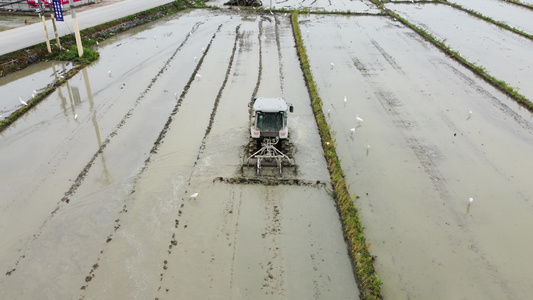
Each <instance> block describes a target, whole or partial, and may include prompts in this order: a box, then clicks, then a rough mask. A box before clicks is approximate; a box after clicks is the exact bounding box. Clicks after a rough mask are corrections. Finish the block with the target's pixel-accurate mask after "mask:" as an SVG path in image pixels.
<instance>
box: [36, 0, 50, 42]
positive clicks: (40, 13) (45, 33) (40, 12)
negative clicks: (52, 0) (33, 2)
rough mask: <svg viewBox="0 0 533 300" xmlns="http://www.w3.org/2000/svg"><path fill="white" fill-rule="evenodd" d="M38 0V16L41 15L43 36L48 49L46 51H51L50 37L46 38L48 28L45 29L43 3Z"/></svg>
mask: <svg viewBox="0 0 533 300" xmlns="http://www.w3.org/2000/svg"><path fill="white" fill-rule="evenodd" d="M38 1H39V2H38V3H39V17H41V20H42V21H43V26H44V36H45V38H46V48H47V49H48V53H52V48H51V47H50V39H48V30H47V29H46V20H45V19H44V5H43V2H42V1H41V0H38Z"/></svg>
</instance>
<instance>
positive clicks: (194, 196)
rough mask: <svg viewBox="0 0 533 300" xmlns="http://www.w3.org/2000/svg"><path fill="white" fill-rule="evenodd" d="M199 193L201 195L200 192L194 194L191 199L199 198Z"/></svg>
mask: <svg viewBox="0 0 533 300" xmlns="http://www.w3.org/2000/svg"><path fill="white" fill-rule="evenodd" d="M199 193H200V191H198V192H196V193H194V194H192V195H191V198H193V199H196V197H197V196H198V194H199Z"/></svg>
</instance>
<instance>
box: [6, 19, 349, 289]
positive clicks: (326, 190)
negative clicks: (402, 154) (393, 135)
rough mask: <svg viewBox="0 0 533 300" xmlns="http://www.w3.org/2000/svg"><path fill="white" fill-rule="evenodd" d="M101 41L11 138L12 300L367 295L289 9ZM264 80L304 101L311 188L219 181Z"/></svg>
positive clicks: (268, 87)
mask: <svg viewBox="0 0 533 300" xmlns="http://www.w3.org/2000/svg"><path fill="white" fill-rule="evenodd" d="M100 51H101V59H100V60H99V61H98V62H96V63H95V64H94V65H92V66H90V67H89V68H87V69H86V70H84V71H83V72H80V74H78V75H77V76H75V77H74V78H72V79H71V80H69V84H68V85H65V86H64V87H62V88H61V89H59V90H58V91H57V92H56V93H54V94H52V95H51V96H50V97H49V98H48V99H46V100H45V101H44V102H43V103H41V104H39V105H38V106H37V107H36V108H35V109H34V110H33V111H32V112H31V113H30V114H28V116H27V117H24V118H22V119H20V120H19V121H17V122H16V123H15V124H14V126H12V127H10V129H9V130H7V131H5V132H4V134H3V136H2V143H1V145H2V146H1V148H0V151H1V152H2V157H4V158H6V157H8V154H10V153H11V154H12V153H17V156H16V157H12V158H11V159H10V160H9V167H10V170H11V169H12V170H18V171H17V172H9V173H2V174H4V176H3V177H2V178H1V180H2V182H4V183H6V184H5V185H3V191H2V192H3V195H6V198H3V199H8V201H4V202H3V203H2V207H1V209H2V218H1V221H0V227H1V228H2V230H1V232H2V241H4V242H3V244H2V245H1V247H0V249H1V251H0V254H1V260H0V268H1V269H2V270H4V271H6V273H2V276H1V278H0V285H1V286H2V289H1V292H0V295H1V298H13V297H15V295H16V297H17V298H23V299H30V298H32V295H36V294H40V295H43V297H45V298H56V299H57V298H79V297H85V298H99V299H102V298H122V297H124V295H128V296H127V297H128V298H134V299H146V298H153V297H159V298H160V299H161V298H164V297H165V296H167V297H170V298H176V297H178V298H179V297H180V296H181V297H183V296H185V297H200V298H202V297H204V296H205V297H221V298H227V297H228V296H230V297H234V298H254V299H255V298H280V297H281V298H300V297H303V298H311V297H315V298H321V297H324V298H331V297H334V296H337V295H341V297H342V298H343V299H353V298H357V297H358V290H357V286H356V284H355V280H354V277H353V271H352V269H351V265H350V260H349V257H348V254H347V250H346V244H345V242H344V240H343V237H342V231H341V225H340V222H339V219H338V215H337V213H336V210H335V206H334V202H333V200H332V198H331V195H330V191H331V188H330V187H329V186H328V184H327V183H326V182H327V181H328V172H327V169H326V165H325V161H324V160H323V158H322V155H321V152H320V151H319V148H318V147H319V139H318V135H317V130H316V126H315V124H314V119H313V115H312V112H311V110H310V107H309V99H308V96H307V93H306V89H305V85H304V83H303V81H302V74H301V72H300V70H299V68H298V61H297V60H296V56H295V53H294V42H293V38H292V33H291V26H290V24H289V20H288V18H283V17H281V16H278V19H277V20H276V19H275V18H274V17H272V16H270V17H268V18H260V17H258V16H253V17H249V16H245V17H241V16H239V15H236V14H220V13H219V12H214V13H213V12H206V11H199V10H198V11H194V12H191V13H188V14H187V13H186V14H183V15H179V16H177V17H176V18H175V19H168V20H163V21H160V22H158V23H155V24H152V25H149V26H146V27H143V28H140V29H139V30H137V31H132V32H129V33H128V34H127V35H121V36H118V37H116V38H115V39H112V40H109V41H108V42H107V43H105V44H104V43H101V49H100ZM286 52H288V53H286ZM108 71H111V73H108ZM259 71H261V73H259ZM259 78H260V79H259ZM280 78H282V79H280ZM256 90H257V94H259V93H260V94H261V95H269V96H277V95H279V94H282V95H284V96H285V97H291V98H292V99H291V102H292V103H293V104H294V105H295V106H296V112H295V114H294V115H293V116H292V117H293V118H291V120H290V126H291V137H293V142H294V144H295V145H296V147H297V148H298V149H300V150H299V151H298V152H297V153H296V154H295V159H296V161H297V162H301V165H302V167H301V168H300V175H299V176H300V178H301V179H302V180H303V181H305V182H308V183H311V184H308V185H305V186H288V185H283V186H278V187H273V186H262V185H238V184H229V183H224V182H217V183H214V182H213V179H214V178H215V177H219V176H221V177H223V178H230V179H231V178H236V177H238V176H239V175H238V170H239V166H240V163H241V160H242V157H243V153H244V149H243V146H244V145H245V144H246V143H247V142H248V130H249V129H248V118H249V112H248V106H247V103H248V102H249V101H250V99H251V98H252V97H253V96H254V95H255V91H256ZM274 94H276V95H274ZM62 103H63V104H62ZM75 113H76V114H77V115H78V117H77V118H76V119H74V114H75ZM166 123H168V124H169V125H168V127H166V126H165V124H166ZM300 124H302V125H303V126H300ZM154 143H156V145H157V146H156V148H154V149H152V147H153V146H154ZM308 148H309V149H308ZM152 150H155V151H153V152H152V153H151V151H152ZM4 165H6V166H7V165H8V160H7V159H4V160H3V161H2V166H4ZM28 182H31V183H35V184H28ZM316 182H319V184H317V183H316ZM28 185H29V186H30V188H26V189H25V188H24V187H25V186H28ZM198 190H199V191H200V195H199V197H198V198H197V199H196V200H191V199H190V198H189V195H190V194H191V193H193V192H195V191H198ZM62 200H63V201H62ZM326 237H327V238H326ZM4 274H5V275H4ZM51 278H53V280H50V279H51ZM177 287H179V288H177ZM167 289H168V290H167Z"/></svg>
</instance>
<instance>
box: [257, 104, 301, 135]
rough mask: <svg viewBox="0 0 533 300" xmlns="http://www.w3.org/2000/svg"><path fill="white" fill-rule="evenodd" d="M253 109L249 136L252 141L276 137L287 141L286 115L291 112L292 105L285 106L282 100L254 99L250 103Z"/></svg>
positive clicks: (292, 109)
mask: <svg viewBox="0 0 533 300" xmlns="http://www.w3.org/2000/svg"><path fill="white" fill-rule="evenodd" d="M250 105H251V106H252V108H253V115H252V122H251V123H252V124H251V128H250V132H251V136H252V138H254V139H260V140H262V139H263V138H266V137H268V138H272V137H278V138H279V139H281V140H283V139H287V138H288V137H289V128H288V127H287V114H288V112H291V113H292V112H293V111H294V108H293V106H292V105H290V104H287V102H285V100H284V99H283V98H254V101H253V102H251V103H250Z"/></svg>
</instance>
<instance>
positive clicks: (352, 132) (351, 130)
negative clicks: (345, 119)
mask: <svg viewBox="0 0 533 300" xmlns="http://www.w3.org/2000/svg"><path fill="white" fill-rule="evenodd" d="M354 133H355V127H354V128H350V134H351V135H353V134H354Z"/></svg>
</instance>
